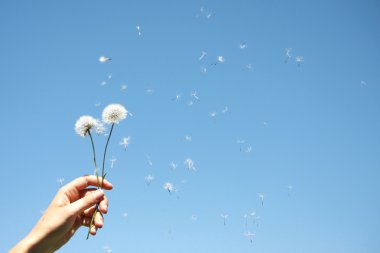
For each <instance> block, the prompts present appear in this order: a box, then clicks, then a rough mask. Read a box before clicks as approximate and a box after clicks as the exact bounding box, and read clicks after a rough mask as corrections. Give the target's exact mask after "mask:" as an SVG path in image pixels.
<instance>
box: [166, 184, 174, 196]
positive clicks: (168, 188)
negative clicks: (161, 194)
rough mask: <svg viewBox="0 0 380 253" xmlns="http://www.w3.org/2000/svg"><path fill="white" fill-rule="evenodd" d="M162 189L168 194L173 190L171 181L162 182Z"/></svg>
mask: <svg viewBox="0 0 380 253" xmlns="http://www.w3.org/2000/svg"><path fill="white" fill-rule="evenodd" d="M164 189H165V190H167V191H168V192H169V194H171V193H172V192H173V191H174V186H173V184H172V183H169V182H167V183H165V184H164Z"/></svg>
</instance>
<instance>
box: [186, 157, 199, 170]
mask: <svg viewBox="0 0 380 253" xmlns="http://www.w3.org/2000/svg"><path fill="white" fill-rule="evenodd" d="M184 164H185V165H186V168H187V169H188V170H192V171H197V169H196V168H195V166H194V161H193V160H192V159H190V158H187V159H186V160H185V162H184Z"/></svg>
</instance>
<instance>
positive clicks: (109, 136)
mask: <svg viewBox="0 0 380 253" xmlns="http://www.w3.org/2000/svg"><path fill="white" fill-rule="evenodd" d="M114 125H115V123H113V124H112V126H111V130H110V134H109V135H108V139H107V143H106V147H105V148H104V155H103V166H102V183H101V184H100V185H101V187H103V181H104V178H105V177H106V175H105V174H104V163H105V162H106V155H107V148H108V143H109V141H110V138H111V135H112V130H113V127H114Z"/></svg>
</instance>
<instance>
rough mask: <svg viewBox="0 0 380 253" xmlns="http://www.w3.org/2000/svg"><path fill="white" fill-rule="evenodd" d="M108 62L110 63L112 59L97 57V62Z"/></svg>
mask: <svg viewBox="0 0 380 253" xmlns="http://www.w3.org/2000/svg"><path fill="white" fill-rule="evenodd" d="M108 61H112V59H111V58H108V57H107V56H104V55H103V56H100V57H99V62H101V63H104V62H108Z"/></svg>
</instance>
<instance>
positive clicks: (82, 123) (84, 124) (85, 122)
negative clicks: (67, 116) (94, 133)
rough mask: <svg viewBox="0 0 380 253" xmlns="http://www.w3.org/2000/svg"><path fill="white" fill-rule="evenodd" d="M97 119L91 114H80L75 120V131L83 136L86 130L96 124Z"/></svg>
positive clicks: (89, 129)
mask: <svg viewBox="0 0 380 253" xmlns="http://www.w3.org/2000/svg"><path fill="white" fill-rule="evenodd" d="M97 124H98V123H97V120H96V119H94V118H93V117H91V116H88V115H84V116H81V117H80V118H79V119H78V120H77V122H75V132H76V133H77V134H79V135H80V136H82V137H85V136H86V134H87V132H88V131H91V130H92V128H93V127H96V126H97Z"/></svg>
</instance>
